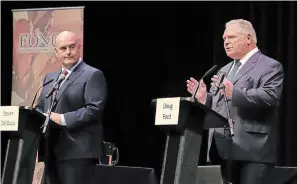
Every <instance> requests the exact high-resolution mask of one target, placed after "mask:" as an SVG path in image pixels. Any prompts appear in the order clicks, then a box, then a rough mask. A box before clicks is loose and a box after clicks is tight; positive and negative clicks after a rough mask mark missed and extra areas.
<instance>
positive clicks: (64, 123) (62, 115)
mask: <svg viewBox="0 0 297 184" xmlns="http://www.w3.org/2000/svg"><path fill="white" fill-rule="evenodd" d="M61 125H63V126H66V121H65V118H64V114H61Z"/></svg>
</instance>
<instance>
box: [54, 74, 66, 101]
mask: <svg viewBox="0 0 297 184" xmlns="http://www.w3.org/2000/svg"><path fill="white" fill-rule="evenodd" d="M62 73H63V75H65V78H66V77H67V75H68V72H67V70H63V72H62ZM64 81H65V79H64V80H63V81H62V82H61V84H59V86H58V89H57V90H55V91H54V93H53V99H54V100H56V96H57V93H58V90H59V89H60V88H61V86H62V84H63V83H64Z"/></svg>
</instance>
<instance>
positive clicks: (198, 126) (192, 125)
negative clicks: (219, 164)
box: [152, 97, 228, 184]
mask: <svg viewBox="0 0 297 184" xmlns="http://www.w3.org/2000/svg"><path fill="white" fill-rule="evenodd" d="M152 104H153V106H154V107H155V115H156V116H155V126H157V127H159V128H160V129H162V130H163V131H165V132H166V145H165V151H164V158H163V164H162V172H161V182H160V183H161V184H185V183H186V184H196V180H197V174H198V162H199V156H200V148H201V143H202V136H203V130H204V129H209V128H223V127H227V126H228V120H227V119H226V118H225V117H223V116H221V115H220V114H218V113H216V112H215V111H213V110H211V109H210V108H208V107H206V106H205V105H203V104H200V103H198V102H191V101H190V98H188V97H175V98H159V99H153V100H152Z"/></svg>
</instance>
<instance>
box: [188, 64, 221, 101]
mask: <svg viewBox="0 0 297 184" xmlns="http://www.w3.org/2000/svg"><path fill="white" fill-rule="evenodd" d="M217 67H218V66H217V65H214V66H213V67H211V69H209V70H208V71H207V72H206V73H205V74H204V75H203V77H201V79H200V80H199V81H198V84H197V86H196V87H195V89H194V93H193V95H192V96H191V102H195V96H196V94H197V91H198V89H199V86H200V81H201V80H202V79H204V78H205V77H207V76H209V75H210V74H212V73H213V72H214V70H215V69H217Z"/></svg>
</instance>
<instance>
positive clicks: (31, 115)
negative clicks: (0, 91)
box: [2, 107, 45, 184]
mask: <svg viewBox="0 0 297 184" xmlns="http://www.w3.org/2000/svg"><path fill="white" fill-rule="evenodd" d="M44 119H45V116H44V115H43V114H41V113H39V112H37V111H35V110H30V109H25V108H24V107H19V121H18V123H19V124H18V130H17V131H11V132H9V140H8V145H7V149H6V156H5V163H4V167H3V171H2V184H32V180H33V175H34V168H35V161H36V154H37V150H38V148H39V141H40V137H41V133H40V132H41V131H40V127H41V126H42V125H43V122H44Z"/></svg>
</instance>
